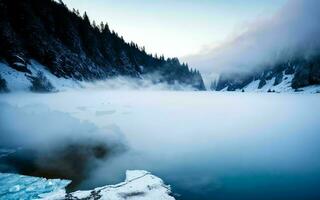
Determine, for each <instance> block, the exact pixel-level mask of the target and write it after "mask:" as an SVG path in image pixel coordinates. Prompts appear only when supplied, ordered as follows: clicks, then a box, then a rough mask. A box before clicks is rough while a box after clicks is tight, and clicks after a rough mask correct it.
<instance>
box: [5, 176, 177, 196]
mask: <svg viewBox="0 0 320 200" xmlns="http://www.w3.org/2000/svg"><path fill="white" fill-rule="evenodd" d="M69 183H70V181H67V180H59V179H54V180H48V179H45V178H35V177H28V176H22V175H15V174H1V173H0V200H2V199H3V200H4V199H6V200H7V199H8V200H11V199H12V200H13V199H46V200H59V199H96V200H98V199H101V200H124V199H135V200H174V198H173V197H172V196H170V193H171V189H170V186H167V185H165V184H164V183H163V181H162V180H161V179H160V178H158V177H156V176H153V175H152V174H150V173H149V172H146V171H141V170H132V171H131V170H128V171H127V172H126V180H125V181H124V182H122V183H119V184H116V185H108V186H104V187H100V188H96V189H94V190H88V191H76V192H73V193H70V194H66V193H65V190H64V188H65V187H66V186H67V185H68V184H69Z"/></svg>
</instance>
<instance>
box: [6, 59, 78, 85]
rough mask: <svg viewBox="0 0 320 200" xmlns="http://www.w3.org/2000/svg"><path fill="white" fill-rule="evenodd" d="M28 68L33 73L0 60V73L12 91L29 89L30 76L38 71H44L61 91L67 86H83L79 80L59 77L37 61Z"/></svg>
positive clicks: (32, 62)
mask: <svg viewBox="0 0 320 200" xmlns="http://www.w3.org/2000/svg"><path fill="white" fill-rule="evenodd" d="M27 68H28V70H30V71H31V74H29V73H27V72H20V71H17V70H15V69H13V68H11V67H9V66H8V65H7V64H6V63H1V62H0V75H1V77H2V78H4V79H5V80H6V82H7V86H8V89H9V90H10V91H29V90H30V89H29V88H30V87H31V82H30V79H29V78H28V76H35V75H36V74H37V73H38V72H41V73H43V75H44V76H45V77H46V78H47V79H48V80H49V81H50V83H51V84H52V85H53V86H54V88H56V89H58V90H59V91H61V90H62V91H63V90H66V89H67V88H80V87H81V85H80V83H79V81H76V80H73V79H65V78H58V77H56V76H54V75H53V74H51V73H50V72H49V71H48V70H46V69H45V67H44V66H43V65H41V64H39V63H38V62H36V61H31V63H30V64H28V65H27Z"/></svg>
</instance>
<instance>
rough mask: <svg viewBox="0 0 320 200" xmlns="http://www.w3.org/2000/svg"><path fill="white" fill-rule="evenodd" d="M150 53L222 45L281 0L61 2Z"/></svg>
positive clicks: (169, 53) (181, 54)
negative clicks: (105, 24)
mask: <svg viewBox="0 0 320 200" xmlns="http://www.w3.org/2000/svg"><path fill="white" fill-rule="evenodd" d="M64 2H65V3H66V4H67V5H68V7H69V8H70V9H72V8H76V9H79V10H80V12H81V13H83V12H84V11H87V13H88V15H89V17H90V19H91V20H95V21H96V22H97V23H99V22H100V21H105V22H108V23H109V26H110V28H111V29H114V30H115V31H116V32H118V33H119V34H120V35H122V36H123V37H124V39H125V40H127V41H134V42H136V43H138V45H140V46H145V47H146V49H147V51H148V52H150V53H158V54H164V55H165V56H169V57H184V56H186V55H190V54H195V53H197V52H199V51H201V50H203V49H205V48H212V47H214V46H218V45H219V44H221V43H223V41H225V40H226V39H228V38H230V37H232V35H234V34H237V33H238V32H239V31H241V28H242V27H244V25H245V24H247V23H249V22H251V21H254V20H257V19H259V18H261V17H266V16H272V15H273V14H274V13H275V12H276V11H277V10H278V9H279V8H280V7H282V6H283V5H284V4H285V2H286V0H227V1H226V0H121V1H119V0H64Z"/></svg>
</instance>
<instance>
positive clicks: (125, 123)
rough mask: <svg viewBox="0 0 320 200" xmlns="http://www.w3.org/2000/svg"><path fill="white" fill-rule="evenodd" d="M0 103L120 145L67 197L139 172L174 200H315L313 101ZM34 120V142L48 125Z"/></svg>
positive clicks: (136, 97)
mask: <svg viewBox="0 0 320 200" xmlns="http://www.w3.org/2000/svg"><path fill="white" fill-rule="evenodd" d="M0 103H5V104H6V106H9V105H10V106H12V107H14V108H16V109H18V110H19V109H20V110H26V109H27V108H29V109H30V108H32V109H33V111H32V112H37V109H38V110H39V109H43V108H46V109H48V110H50V112H55V113H56V112H58V113H60V114H59V115H58V116H60V117H61V116H62V115H67V116H69V117H70V118H72V119H73V120H75V122H73V123H72V124H71V125H72V126H71V125H70V127H68V123H63V124H65V125H64V126H63V127H64V128H70V130H74V128H75V127H74V125H75V124H82V125H76V126H78V128H77V130H78V132H82V130H87V127H88V126H89V127H91V128H88V130H96V131H95V132H91V133H92V135H91V136H92V138H95V135H99V137H96V138H99V139H98V140H99V141H102V142H103V141H104V140H109V138H113V141H115V139H114V137H113V136H110V132H113V133H116V135H121V137H117V140H116V141H117V142H119V143H122V144H124V146H126V148H125V150H124V151H121V153H118V154H115V155H113V156H111V157H109V158H108V159H102V160H99V159H98V160H96V161H95V167H94V170H91V171H90V173H89V174H88V175H87V176H86V178H84V179H83V180H82V181H81V184H79V185H78V186H77V188H76V189H92V188H95V187H98V186H103V185H106V184H114V183H118V182H120V181H122V180H123V179H124V172H125V170H127V169H144V170H148V171H150V172H152V173H153V174H155V175H157V176H159V177H161V178H162V179H163V180H164V181H165V183H167V184H170V185H171V186H172V189H173V191H174V193H175V196H176V199H186V200H189V199H190V200H197V199H203V200H211V199H256V197H257V196H259V199H319V198H320V192H319V191H318V186H319V184H320V158H319V153H320V147H319V142H320V135H319V130H320V124H319V121H318V120H319V117H320V103H319V95H314V94H310V95H308V94H303V95H300V94H291V93H289V94H271V93H236V92H235V93H232V92H231V93H219V92H215V93H212V92H192V91H190V92H182V91H181V92H176V91H126V90H108V91H106V90H100V89H96V90H74V91H66V92H60V93H52V94H31V93H15V94H3V95H1V98H0ZM1 117H2V119H5V118H8V117H10V116H9V115H8V116H5V115H4V114H2V115H1ZM69 117H66V118H64V119H69ZM14 120H15V119H11V121H12V122H14ZM37 120H38V123H37V126H36V125H33V124H30V125H31V126H32V129H34V130H35V132H37V129H41V130H45V128H46V127H47V126H48V125H49V124H54V123H55V121H49V120H43V121H41V118H38V119H37ZM31 121H32V120H31ZM76 121H79V122H76ZM60 124H61V122H60ZM88 124H90V125H88ZM56 126H59V124H56ZM83 127H85V128H83ZM92 127H94V128H93V129H92ZM102 130H103V131H102ZM60 132H61V131H60ZM104 133H105V134H107V135H109V136H107V137H105V138H104V137H101V136H100V134H102V135H103V134H104ZM43 134H46V133H45V132H43ZM47 134H49V133H47ZM75 134H76V133H75ZM60 135H61V134H60ZM111 135H115V134H111ZM34 136H35V137H38V136H37V135H34ZM30 137H32V133H31V134H30ZM52 137H53V138H54V136H52ZM57 137H58V136H57ZM83 141H86V140H85V139H84V140H83ZM47 142H48V141H47ZM106 142H107V143H108V141H106ZM48 143H50V142H48Z"/></svg>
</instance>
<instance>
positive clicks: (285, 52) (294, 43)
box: [185, 0, 320, 75]
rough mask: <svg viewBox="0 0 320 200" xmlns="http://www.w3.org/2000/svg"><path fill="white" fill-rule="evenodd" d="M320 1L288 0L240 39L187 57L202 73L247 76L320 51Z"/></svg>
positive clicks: (242, 34)
mask: <svg viewBox="0 0 320 200" xmlns="http://www.w3.org/2000/svg"><path fill="white" fill-rule="evenodd" d="M319 8H320V1H318V0H289V1H288V2H287V3H286V4H285V5H284V7H283V8H281V9H280V10H279V11H278V12H277V13H276V14H275V15H274V16H272V17H271V18H267V19H261V20H259V21H255V22H253V23H250V24H249V25H248V26H247V27H244V30H245V31H243V30H241V33H239V34H238V35H237V36H234V37H233V38H232V39H230V40H228V41H226V42H225V43H224V44H223V45H221V46H220V47H218V48H213V49H211V50H207V51H205V52H202V53H199V54H197V55H193V56H190V57H187V58H185V59H186V60H187V61H188V62H189V63H190V64H191V66H195V67H197V68H199V69H200V70H201V71H202V73H204V74H207V75H210V74H221V73H247V72H251V71H252V70H256V69H259V68H261V67H268V66H270V65H272V64H274V63H276V62H279V61H285V60H288V59H290V58H291V57H293V56H303V57H309V56H312V55H313V54H314V53H315V52H317V51H319V48H320V37H319V35H320V23H319V21H320V12H319Z"/></svg>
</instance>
